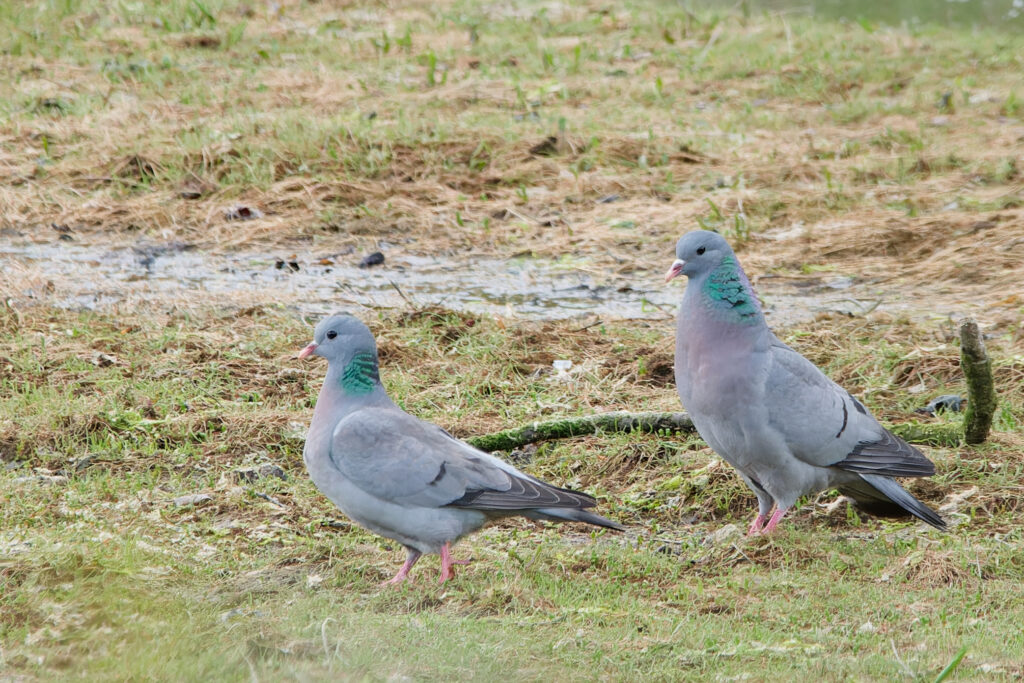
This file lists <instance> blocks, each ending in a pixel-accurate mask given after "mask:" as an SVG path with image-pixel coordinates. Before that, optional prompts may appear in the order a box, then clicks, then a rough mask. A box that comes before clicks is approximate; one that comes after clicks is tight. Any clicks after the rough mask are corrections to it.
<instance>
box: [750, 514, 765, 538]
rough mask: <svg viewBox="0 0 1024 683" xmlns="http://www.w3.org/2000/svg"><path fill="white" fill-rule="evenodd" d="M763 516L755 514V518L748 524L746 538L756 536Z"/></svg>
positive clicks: (763, 518)
mask: <svg viewBox="0 0 1024 683" xmlns="http://www.w3.org/2000/svg"><path fill="white" fill-rule="evenodd" d="M764 520H765V516H764V515H762V514H761V513H757V517H754V521H753V522H751V523H750V529H749V530H748V531H747V536H757V534H758V533H760V531H761V525H762V524H764Z"/></svg>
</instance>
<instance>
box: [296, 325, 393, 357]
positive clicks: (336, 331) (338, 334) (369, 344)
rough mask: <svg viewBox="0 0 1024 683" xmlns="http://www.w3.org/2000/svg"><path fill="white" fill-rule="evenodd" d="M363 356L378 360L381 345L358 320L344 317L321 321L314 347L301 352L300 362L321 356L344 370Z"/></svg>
mask: <svg viewBox="0 0 1024 683" xmlns="http://www.w3.org/2000/svg"><path fill="white" fill-rule="evenodd" d="M359 354H372V355H373V358H375V359H376V357H377V344H376V342H374V340H373V334H372V333H371V332H370V329H369V328H368V327H367V326H366V325H364V324H363V323H362V322H361V321H360V320H359V319H358V318H356V317H354V316H351V315H348V314H347V313H340V314H336V315H332V316H329V317H327V318H324V319H323V320H321V321H320V324H318V325H317V326H316V329H315V330H314V331H313V343H312V344H310V345H309V346H307V347H306V348H304V349H302V350H301V351H299V358H308V357H309V356H320V357H321V358H326V359H327V362H329V363H333V362H335V361H338V362H340V363H341V365H342V367H344V366H345V365H347V364H348V361H349V360H351V359H352V358H353V357H355V356H356V355H359Z"/></svg>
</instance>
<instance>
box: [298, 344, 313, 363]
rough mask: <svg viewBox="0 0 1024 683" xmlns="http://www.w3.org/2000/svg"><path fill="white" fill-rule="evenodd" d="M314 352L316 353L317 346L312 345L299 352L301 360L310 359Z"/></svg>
mask: <svg viewBox="0 0 1024 683" xmlns="http://www.w3.org/2000/svg"><path fill="white" fill-rule="evenodd" d="M314 351H316V344H310V345H309V346H307V347H306V348H304V349H302V350H301V351H299V360H302V359H303V358H309V357H310V356H312V355H313V352H314Z"/></svg>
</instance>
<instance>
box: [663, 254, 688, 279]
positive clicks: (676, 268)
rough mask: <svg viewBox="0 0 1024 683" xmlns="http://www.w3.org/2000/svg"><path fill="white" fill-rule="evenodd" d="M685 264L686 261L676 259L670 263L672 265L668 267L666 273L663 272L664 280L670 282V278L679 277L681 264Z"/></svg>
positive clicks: (681, 268) (681, 270) (681, 269)
mask: <svg viewBox="0 0 1024 683" xmlns="http://www.w3.org/2000/svg"><path fill="white" fill-rule="evenodd" d="M685 265H686V261H683V260H681V259H676V260H675V261H674V262H673V263H672V267H671V268H669V269H668V272H667V273H665V282H672V280H674V279H676V278H677V277H679V273H681V272H683V266H685Z"/></svg>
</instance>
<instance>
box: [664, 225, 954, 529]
mask: <svg viewBox="0 0 1024 683" xmlns="http://www.w3.org/2000/svg"><path fill="white" fill-rule="evenodd" d="M681 274H682V275H686V276H687V277H688V278H689V283H688V285H687V287H686V293H685V294H684V296H683V301H682V303H681V304H680V307H679V321H678V326H677V330H676V367H675V375H676V385H677V388H678V391H679V397H680V399H681V400H682V403H683V406H684V407H685V408H686V409H687V411H688V412H689V413H690V416H691V417H692V419H693V423H694V425H695V426H696V427H697V431H698V432H699V433H700V435H701V436H702V437H703V438H704V440H705V441H707V442H708V444H709V445H710V446H711V447H712V448H714V449H715V451H716V452H717V453H718V454H719V455H720V456H722V458H723V459H725V460H726V461H727V462H728V463H730V464H731V465H732V466H733V467H735V468H736V470H737V471H738V472H739V474H740V476H741V477H742V479H743V480H744V481H745V482H746V483H747V485H748V486H749V487H750V488H751V489H752V490H753V491H754V493H755V495H756V496H757V499H758V515H757V517H756V518H755V520H754V522H753V524H751V527H750V533H756V532H758V531H760V530H761V525H762V524H764V522H765V519H766V517H767V515H768V513H769V512H770V511H771V510H772V508H773V507H774V508H775V513H774V514H773V515H772V517H771V519H770V520H768V523H767V525H765V526H764V531H765V532H769V531H771V530H772V529H774V528H775V526H776V524H778V521H779V519H781V518H782V515H784V514H785V512H786V511H787V510H788V509H789V508H790V507H792V506H793V504H794V503H795V502H796V500H797V498H799V497H800V496H802V495H807V494H811V493H816V492H818V491H823V490H825V489H829V488H838V489H839V490H840V491H842V492H843V493H844V494H846V495H849V496H850V497H852V498H853V499H854V500H855V501H857V503H858V504H860V505H862V506H863V507H865V508H866V509H868V510H869V511H873V512H883V513H892V512H895V511H900V512H909V513H910V514H912V515H914V516H916V517H918V518H919V519H922V520H923V521H925V522H927V523H928V524H931V525H932V526H934V527H936V528H938V529H944V528H945V522H943V520H942V518H941V517H939V516H938V515H937V514H936V513H935V512H933V511H932V510H931V509H929V508H928V507H927V506H926V505H924V504H923V503H921V502H920V501H918V500H917V499H915V498H914V497H913V496H911V495H910V494H909V493H907V492H906V491H905V490H904V489H903V488H902V487H901V486H900V485H899V484H898V483H896V482H895V481H894V480H893V479H892V477H925V476H929V475H932V474H934V473H935V467H934V465H933V464H932V463H931V462H930V461H929V460H928V459H927V458H925V456H924V455H922V454H921V452H920V451H918V450H917V449H916V448H914V447H913V446H911V445H910V444H908V443H907V442H905V441H903V440H902V439H900V438H899V437H898V436H896V435H894V434H892V433H891V432H889V431H887V430H886V429H885V428H883V427H882V426H881V425H880V424H879V423H878V421H877V420H875V418H874V417H872V416H871V414H870V413H869V412H868V411H867V409H866V408H865V407H864V406H863V404H861V403H860V401H858V400H857V399H855V398H854V397H853V396H851V395H850V394H849V393H848V392H846V391H845V390H844V389H842V388H841V387H840V386H839V385H838V384H836V383H835V382H833V381H832V380H830V379H829V378H828V377H826V376H825V375H824V374H823V373H822V372H821V371H820V370H818V368H816V367H815V366H814V365H813V364H812V363H811V362H810V361H808V360H807V359H806V358H804V357H803V356H801V355H800V354H799V353H797V352H796V351H794V350H793V349H792V348H790V347H789V346H787V345H786V344H784V343H783V342H781V341H780V340H779V339H778V338H777V337H776V336H775V335H774V334H773V333H772V332H771V330H770V329H768V325H767V323H766V322H765V319H764V315H763V313H762V312H761V307H760V304H759V302H758V300H757V297H756V295H755V294H754V292H753V289H752V288H751V286H750V281H749V280H748V279H747V276H746V274H745V273H744V272H743V269H742V268H741V267H740V265H739V262H738V261H737V260H736V256H735V254H734V253H733V251H732V249H731V248H730V247H729V244H728V243H727V242H726V241H725V239H724V238H723V237H722V236H720V235H718V234H716V233H713V232H709V231H703V230H698V231H694V232H690V233H687V234H686V235H684V236H683V237H682V238H681V239H680V240H679V242H678V244H677V245H676V261H675V262H674V263H673V264H672V266H671V268H669V272H668V273H667V275H666V281H668V280H671V279H672V278H674V277H676V276H678V275H681Z"/></svg>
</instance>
